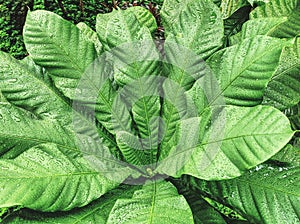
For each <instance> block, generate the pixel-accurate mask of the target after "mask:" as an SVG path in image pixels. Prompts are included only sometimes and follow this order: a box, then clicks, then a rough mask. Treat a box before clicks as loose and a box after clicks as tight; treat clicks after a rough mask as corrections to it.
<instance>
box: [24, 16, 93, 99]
mask: <svg viewBox="0 0 300 224" xmlns="http://www.w3.org/2000/svg"><path fill="white" fill-rule="evenodd" d="M23 35H24V41H25V46H26V49H27V51H28V52H29V54H30V55H31V57H32V58H33V60H34V61H35V62H36V63H37V64H38V65H40V66H42V67H45V68H46V69H47V71H48V72H49V73H50V74H51V75H52V78H53V79H54V81H55V85H56V86H57V87H58V88H59V89H60V90H61V91H62V92H63V93H64V94H65V95H66V96H67V97H70V98H71V97H72V96H73V94H74V88H75V87H76V86H77V84H78V79H79V78H80V77H81V75H82V74H83V73H84V72H85V69H86V68H87V67H88V66H89V65H90V64H91V63H92V62H93V61H94V59H95V57H96V50H95V46H94V43H92V42H90V41H88V40H87V39H86V36H85V35H84V34H82V33H81V32H80V29H79V28H78V27H76V26H75V25H73V24H72V23H70V22H68V21H66V20H64V19H62V18H61V17H60V16H58V15H56V14H54V13H52V12H48V11H43V10H38V11H34V12H30V11H29V12H28V15H27V18H26V22H25V26H24V33H23Z"/></svg>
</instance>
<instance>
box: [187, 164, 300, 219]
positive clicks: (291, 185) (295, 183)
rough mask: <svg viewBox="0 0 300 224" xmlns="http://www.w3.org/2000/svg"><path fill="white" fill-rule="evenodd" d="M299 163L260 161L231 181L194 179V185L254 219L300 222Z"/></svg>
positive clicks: (248, 217)
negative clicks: (292, 164) (280, 165)
mask: <svg viewBox="0 0 300 224" xmlns="http://www.w3.org/2000/svg"><path fill="white" fill-rule="evenodd" d="M299 172H300V169H299V167H277V166H272V165H268V164H266V165H260V166H258V167H256V168H255V169H253V170H251V171H250V172H247V173H246V174H245V175H243V176H241V177H239V178H235V179H232V180H227V181H209V182H206V181H202V180H196V179H193V186H195V187H196V188H198V189H200V190H201V191H203V192H205V193H206V194H209V195H210V196H211V197H213V198H214V199H216V200H218V201H221V202H222V203H224V204H227V205H229V206H230V207H232V208H234V209H235V210H237V211H239V212H240V213H241V214H242V215H243V216H244V217H246V218H247V219H248V220H249V221H250V222H251V223H286V224H288V223H299V219H300V213H299V206H300V185H299V183H300V180H299V177H300V175H299Z"/></svg>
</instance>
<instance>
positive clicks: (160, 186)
mask: <svg viewBox="0 0 300 224" xmlns="http://www.w3.org/2000/svg"><path fill="white" fill-rule="evenodd" d="M115 223H119V224H122V223H132V224H134V223H166V224H171V223H183V224H184V223H188V224H192V223H193V215H192V212H191V210H190V208H189V205H188V203H187V202H186V200H185V198H184V197H183V196H182V195H179V194H178V192H177V189H176V188H175V187H174V186H173V185H172V184H171V183H169V182H159V183H157V182H154V183H152V184H148V185H145V186H143V188H142V189H141V190H137V191H135V192H134V194H133V196H132V198H130V199H122V198H120V199H118V200H117V201H116V203H115V205H114V207H113V209H112V211H111V213H110V215H109V218H108V220H107V224H115Z"/></svg>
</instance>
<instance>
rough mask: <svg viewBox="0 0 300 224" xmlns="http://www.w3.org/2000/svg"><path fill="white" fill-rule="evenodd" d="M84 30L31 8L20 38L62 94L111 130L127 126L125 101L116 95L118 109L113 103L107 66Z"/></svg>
mask: <svg viewBox="0 0 300 224" xmlns="http://www.w3.org/2000/svg"><path fill="white" fill-rule="evenodd" d="M87 32H88V33H91V32H92V31H91V30H87V31H86V32H83V31H82V30H80V29H79V28H78V27H76V26H74V25H73V24H71V23H69V22H67V21H65V20H63V19H62V18H61V17H59V16H57V15H56V14H54V13H51V12H46V11H35V12H32V13H29V14H28V17H27V19H26V23H25V29H24V39H25V44H26V47H27V49H28V51H29V53H30V54H31V56H32V58H33V60H34V61H35V62H36V63H37V64H39V65H41V66H43V67H45V68H46V69H47V71H48V72H49V73H50V74H51V77H52V79H53V81H54V84H55V86H56V87H58V88H59V89H60V90H61V91H62V92H63V94H64V95H65V96H67V97H69V98H70V99H72V100H76V101H79V102H80V103H82V104H84V105H85V106H87V107H90V108H91V109H92V110H93V111H95V113H96V117H97V119H98V120H99V121H100V122H101V123H102V125H104V127H105V128H106V129H107V130H108V131H110V132H111V133H112V134H115V131H116V130H120V129H121V130H124V131H127V130H130V128H131V122H130V115H129V112H127V113H126V109H125V105H124V104H123V103H122V102H121V101H120V100H119V98H117V103H118V108H119V110H120V111H121V112H120V111H116V110H115V108H114V107H113V103H114V98H115V95H116V94H115V93H114V91H113V87H112V83H111V80H110V79H109V77H110V74H111V67H110V66H109V65H107V63H105V60H106V58H105V56H101V57H100V58H97V59H96V58H95V57H96V50H95V47H94V43H93V42H91V41H90V38H87V35H88V34H87ZM89 35H92V34H89ZM93 35H94V34H93ZM93 38H94V39H95V36H94V37H93ZM45 45H46V46H47V47H45ZM47 55H48V56H47ZM53 55H55V57H54V56H53ZM76 107H79V106H76ZM115 120H117V122H116V121H115Z"/></svg>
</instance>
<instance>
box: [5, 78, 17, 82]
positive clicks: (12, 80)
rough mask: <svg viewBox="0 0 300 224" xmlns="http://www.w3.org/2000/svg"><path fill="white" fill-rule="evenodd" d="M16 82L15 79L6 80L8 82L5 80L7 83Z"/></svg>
mask: <svg viewBox="0 0 300 224" xmlns="http://www.w3.org/2000/svg"><path fill="white" fill-rule="evenodd" d="M17 81H18V79H17V78H12V79H8V80H7V82H9V83H15V82H17Z"/></svg>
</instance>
